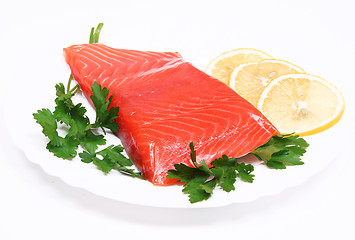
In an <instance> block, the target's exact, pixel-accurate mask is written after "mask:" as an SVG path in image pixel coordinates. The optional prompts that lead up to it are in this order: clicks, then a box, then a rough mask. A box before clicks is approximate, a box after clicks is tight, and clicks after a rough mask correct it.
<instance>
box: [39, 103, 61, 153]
mask: <svg viewBox="0 0 355 240" xmlns="http://www.w3.org/2000/svg"><path fill="white" fill-rule="evenodd" d="M33 117H34V119H36V122H37V123H38V124H39V125H41V126H42V128H43V131H42V132H43V134H44V135H45V136H46V137H48V138H49V140H50V141H51V142H52V145H54V146H59V145H60V144H61V139H60V137H59V135H58V132H57V121H56V119H55V117H54V115H53V114H52V112H51V111H50V110H49V109H44V108H43V109H42V110H38V111H37V113H34V114H33Z"/></svg>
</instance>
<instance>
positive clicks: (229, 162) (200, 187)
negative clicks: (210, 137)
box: [167, 143, 254, 203]
mask: <svg viewBox="0 0 355 240" xmlns="http://www.w3.org/2000/svg"><path fill="white" fill-rule="evenodd" d="M190 149H191V154H190V157H191V160H192V163H193V165H194V167H189V166H187V165H185V164H183V163H180V164H175V165H174V167H175V170H169V171H168V176H167V177H168V178H176V179H180V181H181V182H184V183H185V185H184V188H183V190H182V191H183V192H184V193H186V194H188V195H189V200H190V202H191V203H195V202H199V201H202V200H207V199H208V198H210V197H211V196H212V192H213V190H214V189H215V188H216V186H220V188H221V189H222V190H224V191H226V192H230V191H232V190H235V187H234V183H235V182H236V180H237V178H240V179H241V180H243V181H246V182H250V183H252V182H253V180H254V175H252V174H251V172H253V170H254V167H253V166H252V165H250V164H245V163H238V162H237V159H235V158H228V157H227V156H226V155H223V156H222V157H221V158H218V159H215V160H214V161H212V162H211V165H212V167H211V168H209V167H208V166H207V164H206V162H205V161H204V160H202V161H201V162H200V163H198V162H197V160H196V151H195V148H194V145H193V143H190Z"/></svg>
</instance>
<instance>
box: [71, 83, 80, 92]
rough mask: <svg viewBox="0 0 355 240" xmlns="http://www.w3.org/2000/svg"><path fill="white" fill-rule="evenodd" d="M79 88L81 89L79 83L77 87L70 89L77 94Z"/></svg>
mask: <svg viewBox="0 0 355 240" xmlns="http://www.w3.org/2000/svg"><path fill="white" fill-rule="evenodd" d="M79 89H80V86H79V84H77V85H75V87H73V88H72V89H71V90H70V91H69V93H72V94H75V93H77V92H78V91H79Z"/></svg>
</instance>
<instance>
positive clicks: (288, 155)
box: [252, 134, 309, 169]
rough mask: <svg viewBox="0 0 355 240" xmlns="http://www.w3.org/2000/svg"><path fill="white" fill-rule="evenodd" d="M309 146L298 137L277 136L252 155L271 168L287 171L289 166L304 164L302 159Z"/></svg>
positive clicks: (289, 135)
mask: <svg viewBox="0 0 355 240" xmlns="http://www.w3.org/2000/svg"><path fill="white" fill-rule="evenodd" d="M308 146H309V144H308V143H307V142H306V141H305V140H304V139H303V138H300V137H299V136H298V135H291V134H287V135H276V136H273V137H272V138H270V140H269V141H268V142H267V143H265V144H264V145H262V146H260V147H258V148H256V149H255V150H254V151H252V154H253V155H254V156H256V157H257V158H258V159H259V160H260V161H264V162H265V163H266V165H267V166H268V167H270V168H275V169H285V168H286V166H288V165H302V164H304V162H302V161H301V158H300V157H301V156H303V154H304V153H305V152H306V148H307V147H308Z"/></svg>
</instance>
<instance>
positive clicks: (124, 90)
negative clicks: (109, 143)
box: [64, 44, 279, 185]
mask: <svg viewBox="0 0 355 240" xmlns="http://www.w3.org/2000/svg"><path fill="white" fill-rule="evenodd" d="M64 55H65V59H66V62H67V63H68V64H69V66H70V68H71V71H72V74H73V76H74V79H75V80H76V81H77V82H78V83H79V85H80V87H81V89H82V91H83V93H84V95H85V96H86V98H87V99H88V100H89V101H91V99H90V95H91V94H92V93H91V86H92V84H93V83H94V82H95V81H97V82H98V83H99V84H100V85H102V86H103V87H106V88H107V89H108V90H109V91H110V94H114V97H113V101H112V106H115V107H119V118H117V122H118V124H119V126H120V129H119V132H118V136H119V138H120V139H121V141H122V144H123V146H124V148H125V150H126V151H127V154H128V155H129V157H130V158H131V159H132V161H133V162H134V163H135V165H136V166H137V168H138V169H139V170H140V171H141V172H142V174H143V177H145V178H146V179H148V180H149V181H150V182H152V183H153V184H155V185H170V184H173V183H175V182H176V181H177V180H176V179H169V178H166V176H167V172H168V170H169V169H174V164H177V163H184V164H186V165H189V166H193V165H192V162H191V159H190V156H189V154H190V148H189V144H190V142H193V143H194V145H195V150H196V152H197V161H201V160H205V161H206V163H207V164H208V165H209V166H211V165H210V162H211V161H213V160H214V159H215V158H219V157H221V156H222V155H223V154H225V155H227V156H229V157H240V156H243V155H245V154H247V153H250V152H251V151H252V150H254V149H255V148H257V147H258V146H261V145H262V144H264V143H266V142H267V141H268V140H269V139H270V138H271V137H272V136H273V135H276V134H278V133H279V132H278V131H277V129H276V128H275V127H274V126H273V125H272V124H271V123H270V122H269V121H268V120H267V119H266V118H265V117H264V116H263V115H262V114H261V113H260V112H259V111H258V110H257V109H256V108H255V107H254V106H252V105H251V104H250V103H249V102H247V101H246V100H245V99H243V98H242V97H240V96H239V95H238V94H237V93H236V92H234V91H233V90H232V89H230V88H229V87H228V86H227V85H225V84H224V83H222V82H220V81H219V80H217V79H215V78H213V77H211V76H209V75H207V74H205V73H204V72H202V71H200V70H198V69H197V68H195V67H194V66H193V65H192V64H191V63H189V62H186V61H185V60H184V59H183V58H182V57H181V55H180V54H179V53H175V52H150V51H136V50H125V49H115V48H111V47H107V46H105V45H103V44H83V45H74V46H71V47H68V48H65V49H64Z"/></svg>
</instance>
